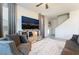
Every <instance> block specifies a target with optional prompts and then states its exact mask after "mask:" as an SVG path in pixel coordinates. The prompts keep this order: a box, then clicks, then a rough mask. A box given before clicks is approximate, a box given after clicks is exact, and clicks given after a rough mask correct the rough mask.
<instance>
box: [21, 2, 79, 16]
mask: <svg viewBox="0 0 79 59" xmlns="http://www.w3.org/2000/svg"><path fill="white" fill-rule="evenodd" d="M37 4H38V3H21V4H20V3H19V5H21V6H23V7H25V8H27V9H29V10H32V11H34V12H37V13H41V14H43V15H46V16H56V15H60V14H63V13H68V12H70V11H73V10H77V9H79V3H48V5H49V8H48V9H45V5H44V4H43V5H41V6H40V7H36V5H37Z"/></svg>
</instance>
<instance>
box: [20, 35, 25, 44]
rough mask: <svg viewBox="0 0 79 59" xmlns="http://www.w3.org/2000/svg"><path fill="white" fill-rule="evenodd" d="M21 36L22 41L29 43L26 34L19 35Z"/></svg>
mask: <svg viewBox="0 0 79 59" xmlns="http://www.w3.org/2000/svg"><path fill="white" fill-rule="evenodd" d="M19 37H20V43H27V37H26V35H19Z"/></svg>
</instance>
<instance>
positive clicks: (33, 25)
mask: <svg viewBox="0 0 79 59" xmlns="http://www.w3.org/2000/svg"><path fill="white" fill-rule="evenodd" d="M21 19H22V29H39V20H37V19H34V18H30V17H26V16H22V18H21Z"/></svg>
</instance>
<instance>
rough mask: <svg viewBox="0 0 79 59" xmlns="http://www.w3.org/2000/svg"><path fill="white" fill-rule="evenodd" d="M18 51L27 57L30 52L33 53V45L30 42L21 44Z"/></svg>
mask: <svg viewBox="0 0 79 59" xmlns="http://www.w3.org/2000/svg"><path fill="white" fill-rule="evenodd" d="M18 49H19V51H20V52H21V53H22V54H24V55H27V54H28V53H29V51H31V43H30V42H28V43H23V44H20V45H19V46H18Z"/></svg>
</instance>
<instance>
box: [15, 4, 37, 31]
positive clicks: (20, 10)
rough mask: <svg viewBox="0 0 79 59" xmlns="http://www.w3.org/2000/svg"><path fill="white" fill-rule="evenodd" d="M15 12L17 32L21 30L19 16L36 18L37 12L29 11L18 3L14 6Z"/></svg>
mask: <svg viewBox="0 0 79 59" xmlns="http://www.w3.org/2000/svg"><path fill="white" fill-rule="evenodd" d="M16 10H17V11H16V14H17V28H16V29H17V32H18V31H21V30H22V29H21V16H27V17H31V18H35V19H38V13H36V12H33V11H30V10H28V9H26V8H24V7H22V6H20V5H17V8H16Z"/></svg>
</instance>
